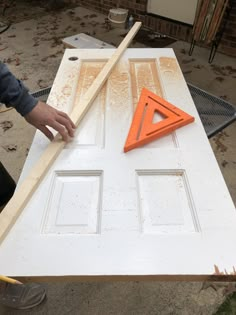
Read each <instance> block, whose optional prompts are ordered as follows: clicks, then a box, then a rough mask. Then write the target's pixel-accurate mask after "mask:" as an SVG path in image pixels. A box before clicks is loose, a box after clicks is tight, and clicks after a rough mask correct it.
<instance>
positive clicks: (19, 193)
mask: <svg viewBox="0 0 236 315" xmlns="http://www.w3.org/2000/svg"><path fill="white" fill-rule="evenodd" d="M140 27H141V22H136V23H135V24H134V26H133V27H132V29H131V30H130V31H129V33H128V34H127V35H126V37H125V38H124V40H123V41H122V42H121V44H120V46H119V47H118V48H117V49H116V51H115V52H114V54H113V55H112V57H111V59H110V60H108V62H107V63H106V65H105V66H104V67H103V69H102V71H101V72H100V73H99V75H98V76H97V78H96V79H95V80H94V82H93V84H92V85H91V86H90V88H89V89H88V91H87V92H86V94H85V95H84V97H83V99H82V100H81V102H79V103H78V104H77V106H75V108H74V109H73V111H72V113H71V115H70V116H71V119H72V121H73V122H74V123H75V125H76V126H78V125H79V123H80V121H81V120H82V119H83V117H84V116H85V114H86V112H87V111H88V109H89V108H90V106H91V105H92V103H93V100H94V99H95V98H96V96H97V95H98V93H99V91H100V90H101V88H102V86H103V84H104V83H105V81H106V80H107V79H108V77H109V75H110V73H111V71H112V69H113V68H114V66H115V65H116V63H117V62H118V60H119V59H120V57H121V55H122V54H123V52H124V51H125V49H126V48H127V46H128V45H129V44H130V42H131V41H132V39H133V38H134V36H135V35H136V33H137V32H138V30H139V28H140ZM64 146H65V142H64V141H62V140H61V137H60V135H59V134H57V135H56V137H55V139H54V140H53V141H52V142H51V143H50V144H49V145H48V147H47V148H46V150H45V151H44V153H43V155H42V156H41V157H40V159H39V160H38V162H37V163H36V165H35V166H34V167H33V168H32V170H31V171H30V173H29V175H28V176H27V178H26V179H25V180H24V181H23V182H22V184H21V185H20V187H18V188H17V190H16V192H15V194H14V196H13V197H12V199H11V200H10V201H9V203H8V204H7V205H6V207H5V208H4V210H3V211H2V213H1V214H0V243H1V242H2V241H3V240H4V238H5V237H6V235H7V233H8V232H9V230H10V229H11V227H12V226H13V224H14V223H15V222H16V220H17V218H18V217H19V215H20V214H21V212H22V211H23V209H24V208H25V206H26V204H27V203H28V201H29V200H30V198H31V196H32V195H33V193H34V192H35V190H36V189H37V187H38V186H39V184H40V182H41V181H42V179H43V177H44V176H45V174H46V173H47V171H48V169H49V168H50V166H51V165H52V164H53V162H54V161H55V159H56V158H57V156H58V155H59V154H60V152H61V151H62V149H63V148H64Z"/></svg>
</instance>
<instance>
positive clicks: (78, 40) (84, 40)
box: [62, 33, 115, 49]
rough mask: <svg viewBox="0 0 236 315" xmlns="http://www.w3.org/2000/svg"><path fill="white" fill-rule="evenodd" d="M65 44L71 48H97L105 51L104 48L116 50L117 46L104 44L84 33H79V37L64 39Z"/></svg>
mask: <svg viewBox="0 0 236 315" xmlns="http://www.w3.org/2000/svg"><path fill="white" fill-rule="evenodd" d="M62 42H63V44H65V45H66V47H69V48H79V49H82V48H85V49H90V48H96V49H99V48H100V49H104V48H115V46H113V45H110V44H108V43H106V42H103V41H101V40H99V39H97V38H94V37H92V36H89V35H87V34H84V33H79V34H77V35H73V36H69V37H66V38H63V39H62Z"/></svg>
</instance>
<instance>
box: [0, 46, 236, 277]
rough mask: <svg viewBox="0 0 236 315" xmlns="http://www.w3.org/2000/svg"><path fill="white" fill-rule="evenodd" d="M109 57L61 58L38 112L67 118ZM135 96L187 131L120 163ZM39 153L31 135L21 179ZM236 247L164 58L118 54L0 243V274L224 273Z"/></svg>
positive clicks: (40, 144) (220, 183) (230, 210)
mask: <svg viewBox="0 0 236 315" xmlns="http://www.w3.org/2000/svg"><path fill="white" fill-rule="evenodd" d="M112 53H113V50H112V49H111V50H110V49H109V50H77V49H73V50H66V52H65V55H64V57H63V60H62V62H61V65H60V68H59V70H58V73H57V76H56V79H55V82H54V84H53V87H52V90H51V93H50V96H49V99H48V103H49V104H52V105H53V106H55V107H56V108H58V109H60V110H64V111H67V112H70V111H71V109H72V108H73V107H74V106H76V104H77V103H78V101H79V100H80V99H81V98H82V97H83V94H84V93H85V91H86V90H87V89H88V87H89V86H90V85H91V83H92V82H93V80H94V78H95V77H96V75H97V74H98V73H99V71H100V70H101V69H102V67H103V66H104V64H105V62H106V60H108V59H109V58H110V57H111V55H112ZM71 57H77V58H71ZM75 59H76V60H75ZM143 87H145V88H147V89H149V90H151V91H152V92H154V93H156V94H158V95H159V96H161V97H163V98H165V99H167V100H168V101H169V102H170V103H172V104H174V105H175V106H177V107H179V108H180V109H182V110H184V111H186V112H187V113H188V114H190V115H192V116H194V117H195V121H194V122H193V123H191V124H189V125H187V126H185V127H182V128H180V129H178V130H176V131H175V132H173V133H172V134H170V135H168V136H165V137H163V138H161V139H159V140H155V141H153V142H151V143H149V144H148V145H145V146H143V147H140V148H137V149H134V150H132V151H130V152H128V153H124V152H123V147H124V144H125V141H126V137H127V135H128V131H129V127H130V124H131V122H132V117H133V114H134V110H135V108H136V105H137V102H138V99H139V96H140V93H141V90H142V88H143ZM160 119H161V118H160V117H159V116H158V115H156V117H155V120H156V121H158V120H160ZM47 144H48V140H47V139H46V138H45V137H44V136H43V135H42V134H41V133H39V132H37V133H36V136H35V139H34V142H33V144H32V147H31V150H30V153H29V156H28V158H27V161H26V164H25V166H24V170H23V173H22V176H21V180H22V179H23V178H24V177H25V176H27V173H28V171H29V169H30V168H31V167H32V166H33V165H34V163H35V162H36V161H37V159H38V157H39V155H40V154H42V152H43V150H44V149H45V147H46V146H47ZM235 244H236V212H235V208H234V205H233V203H232V200H231V198H230V195H229V193H228V190H227V187H226V185H225V183H224V180H223V177H222V175H221V173H220V170H219V168H218V165H217V162H216V159H215V157H214V154H213V152H212V150H211V148H210V145H209V142H208V139H207V137H206V135H205V132H204V129H203V126H202V124H201V121H200V118H199V116H198V113H197V111H196V108H195V106H194V104H193V101H192V99H191V96H190V93H189V91H188V88H187V85H186V83H185V80H184V78H183V75H182V73H181V70H180V68H179V65H178V63H177V60H176V57H175V55H174V53H173V51H172V49H127V50H126V52H125V54H124V55H123V57H122V59H121V60H120V62H119V63H118V65H117V66H116V67H115V69H114V71H113V72H112V74H111V75H110V77H109V80H108V81H107V83H106V84H105V85H104V87H103V88H102V90H101V92H100V94H99V95H98V97H97V98H96V100H95V101H94V103H93V104H92V107H91V108H90V110H89V112H88V113H87V114H86V116H85V117H84V119H83V121H82V122H81V124H80V126H79V128H78V129H77V132H76V137H75V139H74V140H73V141H72V142H71V143H69V144H67V145H66V147H65V149H64V150H63V151H62V153H61V154H60V156H59V157H58V158H57V160H56V161H55V163H54V164H53V166H52V167H51V169H50V170H49V172H48V173H47V175H46V177H45V178H44V179H43V181H42V183H41V184H40V186H39V188H38V189H37V191H36V192H35V193H34V195H33V197H32V198H31V200H30V202H29V203H28V205H27V206H26V208H25V209H24V211H23V213H22V214H21V216H20V217H19V218H18V220H17V222H16V223H15V225H14V226H13V227H12V229H11V230H10V232H9V233H8V235H7V237H6V238H5V240H4V241H3V243H2V244H1V247H0V270H1V273H2V274H6V275H9V276H89V277H98V276H99V277H102V276H113V277H121V276H127V277H132V276H138V277H142V276H152V277H153V278H155V277H157V278H158V277H161V276H164V275H168V276H181V275H182V276H192V277H193V278H194V277H201V276H202V277H205V276H208V275H213V274H220V273H221V272H222V273H228V274H230V273H232V274H233V273H235V269H234V266H235V264H236V251H235V250H233V249H234V248H235Z"/></svg>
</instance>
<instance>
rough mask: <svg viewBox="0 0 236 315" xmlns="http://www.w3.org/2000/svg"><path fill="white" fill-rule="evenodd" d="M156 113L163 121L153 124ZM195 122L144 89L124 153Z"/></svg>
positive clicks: (184, 113) (187, 115) (192, 118)
mask: <svg viewBox="0 0 236 315" xmlns="http://www.w3.org/2000/svg"><path fill="white" fill-rule="evenodd" d="M155 113H158V114H161V116H163V117H164V119H163V120H161V121H158V122H153V120H154V115H155ZM193 121H194V117H192V116H190V115H189V114H187V113H186V112H184V111H182V110H181V109H179V108H177V107H176V106H174V105H172V104H171V103H168V102H167V101H166V100H164V99H163V98H161V97H159V96H157V95H156V94H154V93H152V92H151V91H149V90H147V89H145V88H143V89H142V93H141V96H140V99H139V102H138V105H137V108H136V111H135V113H134V117H133V121H132V124H131V127H130V130H129V134H128V137H127V140H126V143H125V147H124V152H128V151H130V150H132V149H135V148H137V147H140V146H142V145H144V144H147V143H149V142H151V141H153V140H155V139H158V138H160V137H162V136H164V135H167V134H169V133H171V132H172V131H174V130H175V129H177V128H180V127H182V126H185V125H187V124H189V123H191V122H193Z"/></svg>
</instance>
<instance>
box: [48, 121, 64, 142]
mask: <svg viewBox="0 0 236 315" xmlns="http://www.w3.org/2000/svg"><path fill="white" fill-rule="evenodd" d="M48 125H49V126H50V127H52V128H53V129H55V130H56V131H58V132H59V133H60V135H61V136H62V139H63V140H64V141H66V142H67V141H68V140H69V135H68V132H67V130H66V129H65V127H64V126H62V125H61V124H60V123H58V122H57V121H51V122H50V123H49V124H48Z"/></svg>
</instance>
